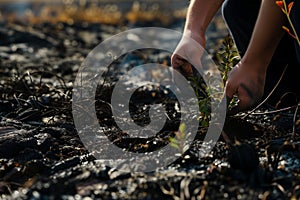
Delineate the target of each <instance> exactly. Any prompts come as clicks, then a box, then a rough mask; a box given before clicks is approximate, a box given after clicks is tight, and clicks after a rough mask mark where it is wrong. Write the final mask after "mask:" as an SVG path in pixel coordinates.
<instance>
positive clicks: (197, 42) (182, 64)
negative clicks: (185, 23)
mask: <svg viewBox="0 0 300 200" xmlns="http://www.w3.org/2000/svg"><path fill="white" fill-rule="evenodd" d="M204 47H205V36H204V35H200V34H199V35H194V34H184V35H183V37H182V38H181V40H180V42H179V44H178V45H177V47H176V49H175V51H174V53H173V55H172V57H171V64H172V67H173V68H174V69H175V70H177V71H179V72H180V73H181V74H182V75H184V76H186V77H190V76H193V69H192V65H193V66H194V67H200V66H201V56H202V53H203V49H204Z"/></svg>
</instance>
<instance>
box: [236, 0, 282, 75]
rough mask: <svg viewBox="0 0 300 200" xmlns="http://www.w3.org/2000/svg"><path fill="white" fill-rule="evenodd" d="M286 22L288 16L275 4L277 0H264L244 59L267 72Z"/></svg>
mask: <svg viewBox="0 0 300 200" xmlns="http://www.w3.org/2000/svg"><path fill="white" fill-rule="evenodd" d="M285 22H286V18H285V16H284V14H283V12H282V11H281V9H280V8H279V7H278V6H277V5H276V4H275V0H263V1H262V4H261V8H260V12H259V15H258V18H257V22H256V25H255V28H254V31H253V34H252V37H251V40H250V43H249V46H248V49H247V51H246V53H245V55H244V58H243V59H242V61H243V62H245V63H251V64H252V67H256V68H257V70H262V71H264V72H265V71H266V69H267V67H268V65H269V63H270V61H271V59H272V56H273V54H274V52H275V50H276V47H277V45H278V43H279V42H280V40H281V38H282V36H283V34H284V31H283V30H282V25H284V24H285Z"/></svg>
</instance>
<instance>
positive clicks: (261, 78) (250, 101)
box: [225, 61, 266, 111]
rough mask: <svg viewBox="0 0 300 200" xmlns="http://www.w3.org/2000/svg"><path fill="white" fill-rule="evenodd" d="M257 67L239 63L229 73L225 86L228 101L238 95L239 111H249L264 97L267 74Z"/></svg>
mask: <svg viewBox="0 0 300 200" xmlns="http://www.w3.org/2000/svg"><path fill="white" fill-rule="evenodd" d="M256 67H257V66H251V65H250V64H246V63H243V62H242V61H241V62H239V63H238V64H237V65H236V66H235V67H234V68H233V69H232V71H231V72H230V73H229V76H228V80H227V82H226V86H225V93H226V97H227V98H228V101H230V100H231V99H232V98H233V96H234V95H237V97H238V99H239V102H238V110H239V111H243V110H247V109H249V108H251V107H253V106H255V105H256V104H258V103H259V101H260V100H261V98H262V96H263V92H264V86H265V77H266V73H265V71H264V70H257V68H256Z"/></svg>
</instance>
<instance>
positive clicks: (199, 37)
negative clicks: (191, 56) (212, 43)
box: [183, 29, 206, 48]
mask: <svg viewBox="0 0 300 200" xmlns="http://www.w3.org/2000/svg"><path fill="white" fill-rule="evenodd" d="M183 36H185V37H189V38H191V39H193V40H195V41H196V42H198V43H199V44H200V45H201V46H202V47H203V48H204V47H205V45H206V39H205V31H203V30H202V29H201V30H200V31H195V30H191V29H185V30H184V32H183Z"/></svg>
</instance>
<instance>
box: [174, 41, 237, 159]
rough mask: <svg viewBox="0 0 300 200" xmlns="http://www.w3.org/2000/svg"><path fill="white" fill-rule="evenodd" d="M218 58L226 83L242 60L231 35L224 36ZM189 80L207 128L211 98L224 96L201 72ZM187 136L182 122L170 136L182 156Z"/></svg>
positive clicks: (210, 79)
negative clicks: (206, 81) (208, 82)
mask: <svg viewBox="0 0 300 200" xmlns="http://www.w3.org/2000/svg"><path fill="white" fill-rule="evenodd" d="M216 58H217V61H216V62H217V63H218V65H219V70H220V71H221V74H222V79H223V83H224V85H225V83H226V80H227V78H228V76H227V74H228V73H229V71H230V70H231V69H232V68H233V67H234V66H235V65H236V64H237V63H238V62H239V61H240V56H239V54H238V51H237V49H236V48H235V45H234V42H233V40H232V38H231V37H230V36H227V37H225V38H224V40H223V42H222V45H221V46H220V47H219V50H218V52H217V54H216ZM213 78H214V77H212V76H210V77H206V79H207V80H208V81H213ZM188 80H189V81H190V84H191V86H192V88H193V89H194V91H195V94H196V96H197V98H198V105H199V110H200V116H199V117H198V119H199V122H200V125H201V127H202V128H207V127H208V126H209V121H210V119H211V99H212V97H214V98H216V97H217V98H220V100H221V98H223V94H219V93H218V91H217V90H216V89H217V88H209V87H207V85H206V84H205V81H204V79H203V77H202V76H201V75H200V74H198V75H195V76H193V77H188ZM215 90H216V91H215ZM216 95H217V96H216ZM236 103H237V102H236V100H235V99H233V100H232V101H231V103H230V105H229V106H234V105H235V104H236ZM186 138H187V135H186V125H185V124H181V125H180V126H179V130H178V131H177V132H175V137H170V138H169V141H170V145H171V146H172V147H174V148H176V149H179V150H180V153H181V155H182V156H183V154H184V152H185V151H186V150H187V146H186V144H185V141H186Z"/></svg>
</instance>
